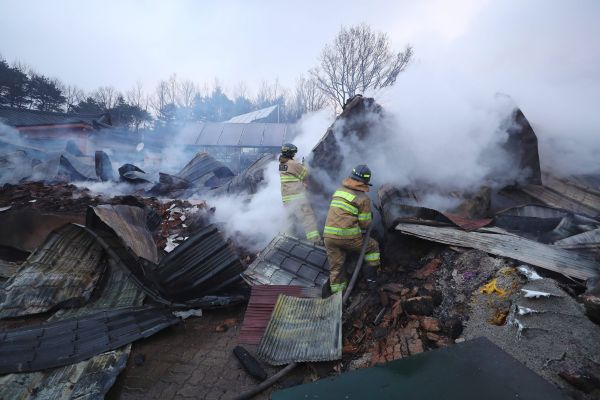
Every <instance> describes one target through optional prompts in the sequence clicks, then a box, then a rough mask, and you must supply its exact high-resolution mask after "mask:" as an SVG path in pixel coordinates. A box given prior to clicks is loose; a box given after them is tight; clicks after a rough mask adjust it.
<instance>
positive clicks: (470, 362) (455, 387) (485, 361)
mask: <svg viewBox="0 0 600 400" xmlns="http://www.w3.org/2000/svg"><path fill="white" fill-rule="evenodd" d="M272 398H273V400H292V399H293V400H296V399H302V400H310V399H319V400H328V399H336V400H339V399H344V400H345V399H377V400H386V399H411V400H415V399H427V400H432V399H444V400H466V399H485V400H505V399H519V400H537V399H539V400H555V399H556V400H558V399H561V400H564V399H566V397H565V396H564V395H563V394H562V393H561V392H560V391H559V390H558V389H557V388H556V387H554V386H553V385H552V384H550V383H549V382H547V381H546V380H544V379H543V378H542V377H540V376H539V375H537V374H535V373H534V372H533V371H531V370H530V369H528V368H527V367H525V366H524V365H523V364H521V363H520V362H519V361H517V360H515V359H514V358H513V357H511V356H510V355H509V354H507V353H506V352H504V351H503V350H502V349H500V348H499V347H498V346H496V345H495V344H493V343H492V342H490V341H489V340H488V339H486V338H477V339H474V340H470V341H467V342H464V343H461V344H457V345H454V346H450V347H446V348H443V349H438V350H433V351H429V352H425V353H421V354H417V355H415V356H412V357H409V358H405V359H401V360H396V361H392V362H389V363H386V364H383V365H376V366H374V367H370V368H366V369H362V370H356V371H352V372H348V373H345V374H342V375H340V376H336V377H331V378H325V379H321V380H319V381H316V382H313V383H309V384H306V385H300V386H295V387H292V388H289V389H284V390H280V391H278V392H276V393H274V394H273V397H272Z"/></svg>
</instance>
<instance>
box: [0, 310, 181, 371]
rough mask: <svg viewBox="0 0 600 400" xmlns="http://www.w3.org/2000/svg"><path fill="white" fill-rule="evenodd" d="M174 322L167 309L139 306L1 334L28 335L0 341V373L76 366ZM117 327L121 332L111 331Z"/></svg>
mask: <svg viewBox="0 0 600 400" xmlns="http://www.w3.org/2000/svg"><path fill="white" fill-rule="evenodd" d="M177 322H178V318H177V317H175V316H174V315H173V314H172V313H171V312H170V311H169V310H167V309H163V308H156V307H150V306H139V307H124V308H119V309H114V310H108V311H99V312H96V313H93V314H88V315H85V316H82V317H77V318H73V319H66V320H59V321H54V322H49V323H46V324H43V325H40V326H36V327H28V328H22V329H15V330H10V331H5V332H3V333H4V334H6V335H7V336H13V337H19V336H18V334H19V333H28V334H30V335H28V336H27V337H21V338H20V339H16V338H15V340H12V341H8V340H6V339H4V340H2V341H0V354H2V357H0V373H12V372H31V371H40V370H44V369H47V368H54V367H60V366H64V365H68V364H73V363H76V362H80V361H83V360H86V359H88V358H90V357H92V356H94V355H96V354H100V353H103V352H106V351H110V350H115V349H117V348H119V347H121V346H124V345H126V344H129V343H131V342H132V341H135V340H138V339H141V338H144V337H148V336H150V335H152V334H154V333H156V332H157V331H159V330H161V329H164V328H166V327H168V326H171V325H174V324H176V323H177ZM120 324H124V328H120V329H119V328H114V326H119V325H120ZM117 332H119V334H116V333H117ZM91 333H93V334H91ZM24 347H26V348H29V349H31V351H33V354H34V356H33V358H32V357H31V352H23V348H24Z"/></svg>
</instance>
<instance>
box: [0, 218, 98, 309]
mask: <svg viewBox="0 0 600 400" xmlns="http://www.w3.org/2000/svg"><path fill="white" fill-rule="evenodd" d="M106 262H107V260H106V259H105V258H103V249H102V246H101V245H100V244H99V243H98V242H97V241H96V239H95V238H94V236H93V235H91V234H89V233H88V232H87V231H86V230H85V229H84V228H83V227H80V226H78V225H72V224H69V225H65V226H63V227H61V228H58V229H56V230H54V231H53V232H52V233H50V235H49V236H48V237H47V238H46V241H45V242H44V243H43V244H42V245H41V246H40V247H39V248H38V249H37V250H36V251H34V252H33V253H32V254H31V255H30V256H29V258H28V259H27V260H26V261H25V263H23V265H22V266H21V268H20V269H19V271H18V273H17V274H16V275H15V276H13V277H12V278H11V279H10V280H9V281H7V282H6V284H5V286H4V288H3V289H2V291H0V318H7V317H16V316H20V315H28V314H36V313H42V312H45V311H48V310H50V309H52V308H54V307H57V306H60V305H64V306H68V305H70V306H73V305H75V304H80V303H82V302H85V301H87V300H88V299H89V298H90V296H91V294H92V291H93V290H94V288H95V287H96V283H97V282H98V280H99V279H100V277H101V276H102V274H103V272H104V270H105V268H106Z"/></svg>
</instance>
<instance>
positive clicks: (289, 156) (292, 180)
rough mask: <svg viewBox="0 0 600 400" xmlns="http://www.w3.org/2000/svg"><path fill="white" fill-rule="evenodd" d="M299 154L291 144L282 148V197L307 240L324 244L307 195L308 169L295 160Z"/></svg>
mask: <svg viewBox="0 0 600 400" xmlns="http://www.w3.org/2000/svg"><path fill="white" fill-rule="evenodd" d="M297 152H298V148H297V147H296V146H294V145H293V144H291V143H286V144H284V145H283V146H282V147H281V155H280V156H279V178H280V180H281V197H282V199H283V204H284V206H285V207H286V208H287V209H288V212H289V213H290V215H291V217H292V218H293V219H295V220H296V221H300V222H301V224H302V226H303V228H304V234H305V235H306V239H307V240H309V241H311V242H314V243H317V244H322V242H323V240H322V239H321V235H320V234H319V230H318V229H317V221H316V219H315V214H314V213H313V210H312V208H311V206H310V203H309V202H308V199H307V197H306V193H305V189H306V184H307V181H308V169H307V168H306V167H305V166H304V165H302V164H300V163H299V162H297V161H296V160H294V156H295V155H296V153H297ZM293 225H294V224H292V226H293Z"/></svg>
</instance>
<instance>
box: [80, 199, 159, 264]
mask: <svg viewBox="0 0 600 400" xmlns="http://www.w3.org/2000/svg"><path fill="white" fill-rule="evenodd" d="M147 220H148V213H147V211H146V210H144V209H143V208H140V207H133V206H126V205H100V206H96V207H89V208H88V211H87V215H86V225H87V226H88V227H96V226H100V225H106V227H108V228H110V229H112V230H113V231H114V232H115V234H116V235H117V236H118V237H119V238H120V239H121V240H122V241H123V242H124V243H125V244H126V245H127V247H129V248H130V249H131V250H133V252H134V253H135V254H136V255H137V256H138V257H143V258H145V259H146V260H149V261H152V262H155V263H156V262H158V252H157V249H156V244H155V243H154V239H153V238H152V234H151V233H150V231H149V230H148V226H147Z"/></svg>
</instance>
